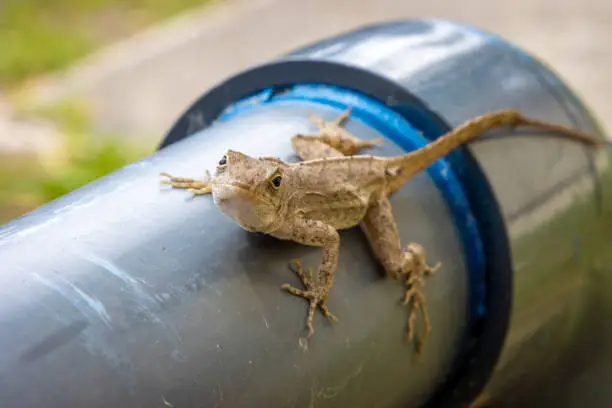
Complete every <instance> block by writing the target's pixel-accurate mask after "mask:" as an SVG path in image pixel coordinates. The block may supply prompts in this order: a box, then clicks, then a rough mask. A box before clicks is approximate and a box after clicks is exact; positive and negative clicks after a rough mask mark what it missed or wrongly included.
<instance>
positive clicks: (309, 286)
mask: <svg viewBox="0 0 612 408" xmlns="http://www.w3.org/2000/svg"><path fill="white" fill-rule="evenodd" d="M292 263H293V264H295V269H294V268H291V267H290V268H291V269H292V270H293V271H294V272H295V273H296V274H297V275H298V277H299V278H300V280H301V281H302V283H303V284H304V287H305V288H306V290H301V289H297V288H295V287H293V286H291V285H289V284H287V283H285V284H284V285H282V286H281V289H284V290H286V291H287V292H289V293H291V294H292V295H295V296H299V297H302V298H304V299H306V300H308V302H309V303H310V305H309V308H308V316H307V317H306V326H307V328H308V337H311V336H312V335H313V334H314V327H313V324H312V322H313V320H314V314H315V311H316V309H317V306H318V307H319V309H320V310H321V313H323V316H325V317H326V318H328V319H330V320H331V321H332V322H337V321H338V318H337V317H336V316H334V315H333V314H332V313H331V312H330V311H329V309H328V308H327V306H326V305H325V301H326V299H327V291H326V290H325V289H324V288H318V287H316V286H315V285H314V284H313V279H312V269H310V268H309V269H308V272H307V274H305V273H304V269H303V267H302V263H301V262H300V261H299V260H297V259H295V260H293V262H292Z"/></svg>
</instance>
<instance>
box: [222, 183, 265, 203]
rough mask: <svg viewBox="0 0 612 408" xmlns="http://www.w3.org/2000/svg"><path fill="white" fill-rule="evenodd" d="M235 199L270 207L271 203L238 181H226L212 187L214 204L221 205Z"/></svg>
mask: <svg viewBox="0 0 612 408" xmlns="http://www.w3.org/2000/svg"><path fill="white" fill-rule="evenodd" d="M237 197H243V198H246V199H247V200H248V201H252V202H254V203H255V202H259V203H260V204H267V205H272V203H271V202H269V201H268V200H265V199H264V198H263V197H261V196H260V195H259V194H256V193H255V192H254V191H253V190H252V189H251V186H250V185H248V184H245V183H241V182H239V181H228V182H223V183H214V184H213V185H212V198H213V202H214V203H215V204H222V203H225V202H227V201H230V200H233V199H237Z"/></svg>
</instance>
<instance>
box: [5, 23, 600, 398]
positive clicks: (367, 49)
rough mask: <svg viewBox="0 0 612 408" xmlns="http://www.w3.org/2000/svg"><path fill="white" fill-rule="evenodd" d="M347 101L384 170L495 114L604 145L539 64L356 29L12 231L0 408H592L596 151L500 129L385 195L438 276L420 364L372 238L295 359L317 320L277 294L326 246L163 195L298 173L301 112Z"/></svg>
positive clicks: (441, 41)
mask: <svg viewBox="0 0 612 408" xmlns="http://www.w3.org/2000/svg"><path fill="white" fill-rule="evenodd" d="M347 106H352V107H353V110H354V115H355V118H354V119H351V120H350V121H349V122H348V124H347V129H348V130H349V131H351V132H352V133H353V134H355V135H356V136H358V137H360V138H364V139H368V138H373V137H377V136H379V135H380V136H382V137H384V138H385V142H384V143H383V145H382V146H380V147H377V148H375V149H373V150H372V151H371V153H374V154H378V155H394V154H401V153H402V152H404V151H406V150H407V149H411V148H414V147H417V146H418V145H422V144H424V143H426V142H427V141H428V140H430V139H433V138H435V137H438V136H439V135H440V134H441V133H443V132H444V131H446V130H448V129H450V128H451V127H453V126H456V125H457V124H459V123H461V122H463V121H464V120H467V119H469V118H472V117H474V116H476V115H478V114H482V113H484V112H487V111H491V110H498V109H504V108H516V109H519V110H521V111H522V112H524V113H526V114H529V116H532V117H537V118H540V119H545V120H549V121H554V122H556V123H560V124H566V125H569V126H572V127H575V128H578V129H581V130H584V131H588V132H591V133H593V134H595V135H600V136H601V135H602V133H601V131H600V130H599V129H598V126H597V124H596V122H595V121H594V120H593V119H592V118H591V117H590V115H589V114H588V112H587V111H586V110H585V108H584V107H583V106H582V105H581V103H580V102H579V100H578V99H577V98H576V97H575V96H574V95H573V94H572V93H571V92H570V91H569V90H568V89H567V88H566V87H565V86H564V85H563V83H562V82H561V81H560V80H559V79H558V78H557V77H556V76H555V75H554V74H552V73H551V72H550V71H549V70H547V69H546V68H544V67H543V66H542V65H540V64H539V63H538V62H537V61H535V60H533V59H532V58H530V57H528V56H526V55H525V54H524V53H523V52H522V51H520V50H517V49H516V48H514V47H512V46H510V45H508V44H507V43H505V42H504V41H502V40H500V39H497V38H494V37H492V36H490V35H488V34H485V33H481V32H478V31H476V30H474V29H473V28H470V27H464V26H461V25H457V24H455V23H452V22H447V21H437V20H411V21H406V22H397V23H388V24H381V25H377V26H371V27H366V28H363V29H360V30H357V31H354V32H350V33H347V34H344V35H341V36H338V37H335V38H331V39H327V40H325V41H322V42H319V43H317V44H314V45H312V46H310V47H307V48H304V49H301V50H298V51H295V52H294V53H292V54H291V55H289V56H286V57H283V58H280V59H278V60H276V61H272V62H271V63H268V64H264V65H262V66H259V67H255V68H253V69H250V70H248V71H245V72H243V73H239V74H238V75H236V76H234V77H232V78H229V79H228V80H227V81H226V82H224V83H222V84H220V85H219V86H218V87H216V88H214V89H212V90H210V91H209V92H207V93H205V94H204V95H203V96H202V98H201V99H200V100H198V101H196V102H195V103H194V105H193V106H192V107H190V108H189V109H188V110H187V111H186V112H185V114H184V115H182V116H181V117H180V118H179V119H178V121H177V123H176V125H175V126H174V127H173V128H172V129H171V130H170V131H169V132H168V135H167V136H166V138H165V139H164V141H163V142H162V144H161V147H163V148H162V149H161V150H160V151H158V152H156V153H155V154H153V155H152V156H150V157H149V158H147V159H144V160H142V161H140V162H137V163H134V164H132V165H130V166H127V167H126V168H124V169H122V170H120V171H117V172H115V173H113V174H111V175H110V176H107V177H105V178H103V179H101V180H99V181H96V182H94V183H92V184H90V185H88V186H86V187H84V188H81V189H79V190H77V191H75V192H73V193H71V194H68V195H67V196H65V197H62V198H61V199H59V200H57V201H55V202H53V203H50V204H48V205H46V206H44V207H41V208H39V209H38V210H36V211H34V212H32V213H30V214H28V215H27V216H25V217H22V218H20V219H17V220H15V221H13V222H11V223H9V224H7V225H5V226H4V227H3V228H2V229H0V265H2V273H1V274H0V350H2V353H0V401H2V403H1V406H2V407H20V408H29V407H41V406H44V407H49V408H55V407H65V406H70V407H91V408H96V407H108V406H113V407H119V406H121V407H123V406H125V407H147V408H150V407H176V408H178V407H215V406H219V407H220V406H225V407H277V406H278V407H283V406H287V407H315V406H316V407H337V406H341V407H343V406H351V407H383V406H384V407H417V406H423V405H425V406H444V407H450V406H467V405H469V404H471V403H473V402H474V401H476V400H477V401H478V403H480V404H484V405H490V406H503V405H504V404H505V405H507V406H512V405H513V404H515V405H517V404H523V405H524V404H525V403H529V404H531V403H533V402H534V401H537V403H542V404H544V403H552V402H554V403H555V404H558V405H555V406H568V407H569V406H571V405H567V404H568V402H569V401H571V399H572V398H578V397H577V396H578V395H581V393H582V394H583V398H582V399H581V401H582V402H583V403H584V402H585V401H587V403H588V399H587V398H586V397H584V395H588V396H591V400H592V401H591V402H592V404H591V405H587V406H601V405H597V403H601V401H602V400H601V398H600V395H601V393H603V392H604V391H603V389H604V388H603V383H604V381H603V380H602V381H600V382H597V381H592V379H598V378H606V377H605V375H608V376H609V371H608V370H607V367H600V366H599V364H598V361H600V360H601V359H602V356H608V355H609V354H608V353H609V352H610V349H609V347H607V346H604V344H606V341H605V340H606V338H609V337H606V336H607V334H608V333H609V325H608V324H607V322H606V320H609V319H606V316H609V310H608V309H607V308H608V303H607V302H606V296H605V293H606V292H605V285H606V284H608V282H609V276H610V274H609V272H610V265H611V264H612V258H611V257H610V255H607V253H606V251H605V247H606V244H605V242H606V239H608V241H607V242H609V238H610V237H609V235H610V224H611V223H612V221H611V220H612V217H610V203H611V201H610V191H609V190H610V188H609V186H610V184H609V180H610V175H609V173H610V171H609V164H608V160H609V156H608V153H607V152H604V151H601V152H596V151H592V150H590V149H589V148H586V147H584V146H582V145H579V144H577V143H575V142H573V141H570V140H567V139H565V138H562V137H559V136H558V135H552V134H538V133H534V132H524V131H518V130H515V131H504V132H495V134H491V135H490V136H489V137H487V138H484V139H482V140H479V141H477V142H475V143H473V144H472V145H471V146H470V147H469V148H467V149H460V150H458V151H457V152H456V153H454V154H452V155H450V156H449V158H448V159H445V160H443V161H441V162H440V163H438V164H436V166H432V168H430V169H429V171H428V172H427V173H423V174H421V175H419V176H418V177H416V178H415V179H414V180H413V181H412V182H411V183H409V184H408V185H407V186H406V187H405V188H403V189H402V190H401V191H400V192H399V193H398V194H397V195H396V196H394V197H393V199H392V204H393V208H394V213H395V214H396V218H397V221H398V224H399V226H400V231H401V236H402V240H403V241H404V242H405V243H408V242H410V241H416V242H419V243H421V244H422V245H424V246H425V248H426V249H427V256H428V259H429V260H430V262H431V263H435V262H437V261H440V262H441V263H442V268H441V269H440V271H439V272H438V273H437V274H436V276H434V277H432V278H431V279H428V280H427V286H426V296H427V300H428V306H429V313H430V317H431V321H432V326H433V329H432V331H431V334H430V336H429V338H428V341H427V343H426V345H425V349H424V354H423V356H422V357H421V359H420V361H415V360H414V350H413V345H412V344H411V343H409V342H408V341H407V340H406V339H405V332H406V319H407V316H408V311H407V310H406V308H404V307H402V306H401V305H399V300H400V299H401V297H402V294H403V287H402V285H401V284H400V283H398V282H393V281H388V280H386V279H384V278H383V274H382V271H381V270H380V268H379V267H378V266H377V265H376V263H375V261H374V260H373V257H372V255H371V253H370V252H369V250H368V247H367V244H366V241H365V238H364V237H363V235H362V233H361V231H360V230H359V229H354V230H349V231H344V232H342V234H341V240H342V244H341V248H340V251H341V252H340V259H339V262H340V267H339V268H338V272H337V278H336V282H335V284H334V288H333V290H332V293H331V296H330V299H329V301H328V305H329V307H330V309H331V311H332V312H334V313H335V314H336V315H337V316H338V317H339V321H338V323H337V324H335V325H333V326H332V325H331V324H328V323H327V322H325V321H324V319H323V318H322V316H320V315H318V316H316V319H315V321H316V324H315V330H316V333H315V336H314V337H313V339H312V340H311V341H310V342H309V343H308V347H307V349H306V350H305V347H304V342H303V341H302V340H300V338H301V337H303V336H304V334H305V330H304V329H305V328H304V323H305V322H304V319H305V314H306V307H307V304H306V302H304V301H302V300H300V299H298V298H295V297H293V296H289V295H287V294H286V293H284V292H283V291H281V290H280V285H281V284H283V283H292V284H294V285H297V284H298V282H297V278H296V276H295V275H294V274H293V272H291V271H290V270H289V269H288V266H287V265H288V262H289V261H290V260H291V259H293V258H300V259H301V260H302V261H303V262H304V263H305V264H306V265H312V266H314V265H316V262H317V261H318V260H319V257H320V252H319V250H317V249H316V248H309V247H304V246H300V245H297V244H293V243H289V242H280V241H277V240H275V239H273V238H270V237H267V236H263V235H259V234H252V233H247V232H246V231H243V230H241V229H240V228H239V227H238V226H237V225H235V224H234V223H233V222H232V221H231V220H229V219H228V218H227V217H225V216H223V215H221V213H220V212H219V211H218V209H217V208H216V207H215V206H214V205H213V204H212V202H211V200H210V197H206V196H204V197H197V198H194V199H189V197H190V196H189V195H188V194H187V193H186V192H184V191H179V190H175V191H166V189H164V188H162V187H160V185H159V180H160V178H159V176H158V174H159V173H160V172H162V171H167V172H169V173H171V174H175V175H179V176H185V177H196V178H198V177H203V176H204V172H205V170H206V169H209V170H213V168H214V166H215V164H216V162H217V161H218V160H219V158H220V157H221V156H222V155H223V153H224V152H225V150H226V149H228V148H232V149H236V150H240V151H243V152H245V153H248V154H250V155H254V156H256V155H273V156H277V157H280V158H283V159H286V160H288V161H294V160H296V158H295V157H294V156H293V155H292V152H291V149H290V143H289V138H290V137H291V135H293V134H295V133H307V132H313V131H314V127H313V126H312V124H311V123H310V122H309V121H308V114H310V113H314V114H317V115H319V116H322V117H324V118H325V119H328V120H329V119H332V118H333V117H335V116H336V115H338V114H339V113H340V112H341V111H342V110H343V109H344V108H345V107H347ZM501 136H505V137H501ZM606 180H608V182H606ZM419 328H420V326H419ZM595 347H596V349H597V350H598V352H599V353H600V354H599V355H595V354H594V353H593V350H594V348H595ZM604 365H605V364H604ZM578 368H580V369H581V370H582V372H583V373H591V374H589V375H591V377H592V378H591V377H589V376H588V375H586V374H585V377H582V378H579V379H578V380H576V379H575V377H572V373H574V372H575V370H577V369H578ZM596 370H599V371H596ZM595 373H596V374H595ZM607 378H609V377H607ZM581 381H582V382H581ZM585 383H587V386H584V387H580V385H581V384H582V385H584V384H585ZM561 385H562V386H563V388H559V386H561ZM598 386H599V388H597V387H598ZM564 404H566V405H564ZM530 406H534V405H530Z"/></svg>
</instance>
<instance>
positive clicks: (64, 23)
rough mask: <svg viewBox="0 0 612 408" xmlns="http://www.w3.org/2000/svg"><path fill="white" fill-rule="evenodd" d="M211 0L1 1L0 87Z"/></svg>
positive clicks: (61, 64) (59, 66)
mask: <svg viewBox="0 0 612 408" xmlns="http://www.w3.org/2000/svg"><path fill="white" fill-rule="evenodd" d="M208 2H210V0H129V1H125V0H3V1H2V2H0V51H1V52H0V87H3V88H6V87H9V88H10V87H12V86H14V85H17V84H19V83H20V82H22V81H24V80H26V79H28V78H30V77H33V76H37V75H41V74H45V73H47V72H50V71H55V70H58V69H62V68H65V67H67V66H68V65H69V64H71V63H72V62H74V61H75V60H77V59H79V58H82V57H84V56H85V55H87V54H88V53H89V52H91V51H93V50H95V49H96V48H99V47H100V46H103V45H106V44H109V43H111V42H113V41H116V40H117V39H119V38H122V37H125V36H128V35H130V34H132V33H135V32H136V31H138V30H140V29H142V28H143V27H145V26H148V25H150V24H152V23H155V22H157V21H160V20H162V19H165V18H168V17H171V16H173V15H175V14H177V13H179V12H181V11H184V10H187V9H189V8H192V7H195V6H199V5H203V4H205V3H208Z"/></svg>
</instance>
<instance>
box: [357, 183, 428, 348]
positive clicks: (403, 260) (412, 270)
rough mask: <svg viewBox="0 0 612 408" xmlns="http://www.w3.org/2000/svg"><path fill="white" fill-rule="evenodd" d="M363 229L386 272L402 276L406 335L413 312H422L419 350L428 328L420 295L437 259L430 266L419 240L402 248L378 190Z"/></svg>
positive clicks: (388, 208)
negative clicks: (404, 284) (422, 325)
mask: <svg viewBox="0 0 612 408" xmlns="http://www.w3.org/2000/svg"><path fill="white" fill-rule="evenodd" d="M362 230H363V231H364V233H365V235H366V237H367V239H368V242H369V243H370V247H371V248H372V251H373V252H374V256H375V257H376V258H377V259H378V261H379V262H380V263H381V264H382V266H383V268H384V269H385V271H386V273H387V276H389V277H391V278H393V279H399V278H403V277H405V278H406V283H407V285H408V289H407V291H406V294H405V296H404V300H403V304H404V305H407V306H409V307H410V308H411V309H410V315H409V317H408V338H409V339H410V340H412V339H413V338H414V326H415V320H416V316H417V312H418V311H421V313H422V314H423V320H424V327H423V332H422V336H421V338H420V339H419V341H418V342H417V349H418V351H419V353H420V351H421V349H422V346H423V344H424V342H425V338H426V337H427V335H428V334H429V331H430V330H431V327H430V324H429V317H428V313H427V304H426V302H425V296H424V295H423V285H424V277H425V276H427V275H430V274H432V273H434V272H435V271H436V270H437V269H438V268H439V267H440V263H438V264H436V265H435V266H433V267H431V266H429V265H427V263H426V261H425V251H424V249H423V247H422V246H421V245H419V244H415V243H411V244H408V245H407V246H406V249H404V250H402V247H401V241H400V237H399V232H398V230H397V224H396V223H395V219H394V217H393V211H392V209H391V203H390V202H389V199H388V198H387V197H386V196H385V195H383V194H380V195H379V196H378V197H375V199H374V200H373V201H372V203H371V205H370V207H369V208H368V211H367V212H366V215H365V217H364V219H363V222H362Z"/></svg>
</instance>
